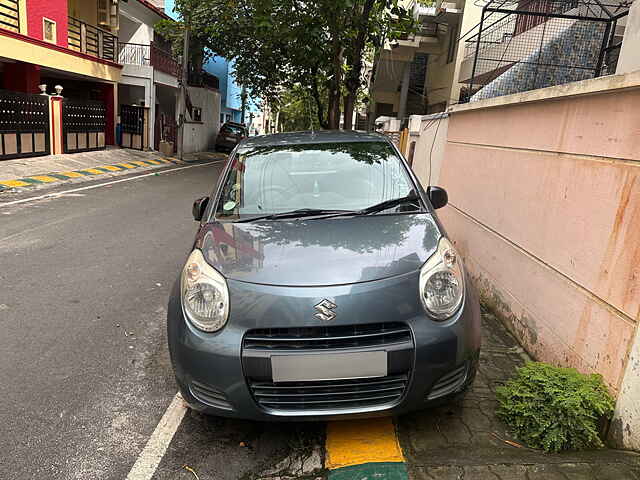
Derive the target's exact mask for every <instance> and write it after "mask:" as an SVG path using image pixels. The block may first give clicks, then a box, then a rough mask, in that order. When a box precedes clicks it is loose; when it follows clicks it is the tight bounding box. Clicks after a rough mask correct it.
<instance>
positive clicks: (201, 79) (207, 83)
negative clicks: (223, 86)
mask: <svg viewBox="0 0 640 480" xmlns="http://www.w3.org/2000/svg"><path fill="white" fill-rule="evenodd" d="M187 83H188V84H189V85H191V86H192V87H206V88H215V89H219V88H220V81H219V80H218V77H216V76H215V75H211V74H210V73H207V72H205V71H204V70H202V69H200V70H196V69H195V68H193V66H190V68H189V74H188V78H187Z"/></svg>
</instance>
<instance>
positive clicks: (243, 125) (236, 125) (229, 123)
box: [222, 122, 247, 128]
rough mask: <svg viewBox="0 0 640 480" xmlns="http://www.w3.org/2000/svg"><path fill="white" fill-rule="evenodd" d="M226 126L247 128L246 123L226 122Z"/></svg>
mask: <svg viewBox="0 0 640 480" xmlns="http://www.w3.org/2000/svg"><path fill="white" fill-rule="evenodd" d="M222 125H223V126H224V125H233V126H234V127H242V128H247V126H246V125H245V124H244V123H238V122H224V123H223V124H222Z"/></svg>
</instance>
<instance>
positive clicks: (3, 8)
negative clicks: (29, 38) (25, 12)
mask: <svg viewBox="0 0 640 480" xmlns="http://www.w3.org/2000/svg"><path fill="white" fill-rule="evenodd" d="M0 28H5V29H7V30H11V31H13V32H19V31H20V2H19V1H18V0H0Z"/></svg>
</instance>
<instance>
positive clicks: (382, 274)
mask: <svg viewBox="0 0 640 480" xmlns="http://www.w3.org/2000/svg"><path fill="white" fill-rule="evenodd" d="M440 236H441V234H440V230H439V229H438V226H437V224H436V221H435V220H434V218H433V217H432V216H431V214H428V213H424V214H402V215H368V216H356V217H336V218H327V219H316V220H311V219H306V220H305V219H299V220H276V221H259V222H253V223H218V222H214V223H208V224H205V225H203V226H202V228H201V230H200V232H199V234H198V236H197V238H196V247H197V248H200V249H201V250H202V252H203V254H204V256H205V258H206V260H207V262H208V263H209V264H210V265H211V266H213V267H214V268H215V269H216V270H218V271H219V272H220V273H222V274H223V275H224V276H225V277H226V278H228V279H233V280H239V281H244V282H252V283H260V284H267V285H286V286H323V285H339V284H348V283H357V282H368V281H371V280H378V279H381V278H386V277H392V276H395V275H401V274H403V273H408V272H412V271H415V270H418V269H419V268H420V267H421V266H422V264H423V263H424V262H425V261H426V260H427V259H428V258H429V256H430V255H431V254H432V253H433V252H434V251H435V250H436V247H437V243H438V240H439V239H440Z"/></svg>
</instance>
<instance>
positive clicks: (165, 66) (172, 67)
mask: <svg viewBox="0 0 640 480" xmlns="http://www.w3.org/2000/svg"><path fill="white" fill-rule="evenodd" d="M150 50H151V65H152V66H153V67H154V68H156V69H157V70H160V71H161V72H164V73H167V74H169V75H173V76H174V77H179V76H180V64H179V63H178V61H177V60H176V59H175V58H174V57H173V56H172V55H171V54H170V53H169V52H166V51H164V50H162V49H161V48H159V47H158V46H157V45H156V44H155V43H153V42H151V45H150Z"/></svg>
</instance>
